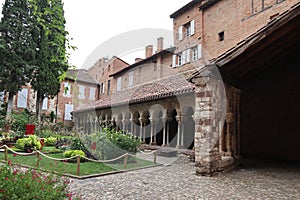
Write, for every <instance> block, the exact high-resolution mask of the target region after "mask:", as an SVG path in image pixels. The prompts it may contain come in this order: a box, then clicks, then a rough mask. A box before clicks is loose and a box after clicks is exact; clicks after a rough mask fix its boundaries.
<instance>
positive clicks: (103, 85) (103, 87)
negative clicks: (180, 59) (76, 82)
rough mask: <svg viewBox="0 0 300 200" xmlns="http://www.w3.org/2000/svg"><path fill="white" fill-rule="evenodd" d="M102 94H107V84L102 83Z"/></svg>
mask: <svg viewBox="0 0 300 200" xmlns="http://www.w3.org/2000/svg"><path fill="white" fill-rule="evenodd" d="M102 94H105V83H102Z"/></svg>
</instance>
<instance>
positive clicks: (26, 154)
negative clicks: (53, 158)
mask: <svg viewBox="0 0 300 200" xmlns="http://www.w3.org/2000/svg"><path fill="white" fill-rule="evenodd" d="M3 147H4V148H6V149H7V150H9V151H11V152H12V153H14V154H16V155H19V156H31V155H34V154H36V152H35V151H33V152H31V153H19V152H16V151H14V150H12V149H11V148H9V147H8V146H7V145H3V146H2V147H0V149H2V148H3Z"/></svg>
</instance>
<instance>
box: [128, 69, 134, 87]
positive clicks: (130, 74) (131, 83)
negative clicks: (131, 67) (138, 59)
mask: <svg viewBox="0 0 300 200" xmlns="http://www.w3.org/2000/svg"><path fill="white" fill-rule="evenodd" d="M133 75H134V72H133V71H132V72H129V74H128V76H129V78H128V86H129V87H130V86H133Z"/></svg>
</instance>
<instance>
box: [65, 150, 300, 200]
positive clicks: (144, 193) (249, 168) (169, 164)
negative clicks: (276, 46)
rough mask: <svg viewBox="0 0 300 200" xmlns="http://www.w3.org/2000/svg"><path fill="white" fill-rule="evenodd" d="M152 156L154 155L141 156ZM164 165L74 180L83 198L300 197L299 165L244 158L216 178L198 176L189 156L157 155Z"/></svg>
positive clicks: (289, 198) (72, 185) (73, 183)
mask: <svg viewBox="0 0 300 200" xmlns="http://www.w3.org/2000/svg"><path fill="white" fill-rule="evenodd" d="M139 156H140V157H143V158H148V159H150V160H151V159H153V157H152V156H145V155H139ZM157 161H158V162H160V163H162V164H163V166H160V167H154V168H148V169H143V170H138V171H131V172H126V173H121V174H114V175H108V176H104V177H99V178H92V179H86V180H73V182H72V184H71V190H72V191H73V192H74V193H76V194H80V195H81V197H82V199H84V200H85V199H91V200H95V199H114V200H115V199H143V200H144V199H151V200H152V199H168V200H169V199H264V200H265V199H288V200H291V199H295V200H296V199H297V200H299V199H300V164H299V163H298V164H284V163H281V164H279V165H278V164H274V163H273V164H272V163H271V164H267V163H264V162H262V163H259V162H257V161H255V162H253V161H245V162H244V163H242V164H241V166H240V167H238V168H236V169H234V170H232V171H230V172H229V171H228V172H223V173H220V174H218V175H217V176H214V177H201V176H197V175H195V168H194V163H191V162H189V160H188V159H187V158H186V157H183V156H181V157H179V159H177V160H176V159H175V158H165V157H158V158H157Z"/></svg>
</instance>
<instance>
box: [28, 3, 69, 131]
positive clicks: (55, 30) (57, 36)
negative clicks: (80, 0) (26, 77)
mask: <svg viewBox="0 0 300 200" xmlns="http://www.w3.org/2000/svg"><path fill="white" fill-rule="evenodd" d="M31 2H32V3H33V4H34V5H35V14H36V16H37V19H38V21H39V28H40V30H41V31H40V37H39V38H37V41H36V43H37V44H38V48H37V49H38V54H37V57H36V60H35V65H36V66H37V68H36V70H35V71H34V73H33V77H32V81H31V85H32V87H33V89H34V90H35V91H36V92H37V96H36V97H37V98H36V105H37V109H36V110H37V117H38V123H39V129H40V124H41V109H42V104H43V100H44V98H54V96H55V95H57V94H58V93H59V91H60V77H61V76H62V75H63V74H65V73H66V71H67V70H68V67H69V66H68V62H67V53H66V48H67V44H68V39H67V35H68V32H67V31H66V30H65V22H66V21H65V18H64V10H63V4H62V2H61V0H52V1H49V0H31Z"/></svg>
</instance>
